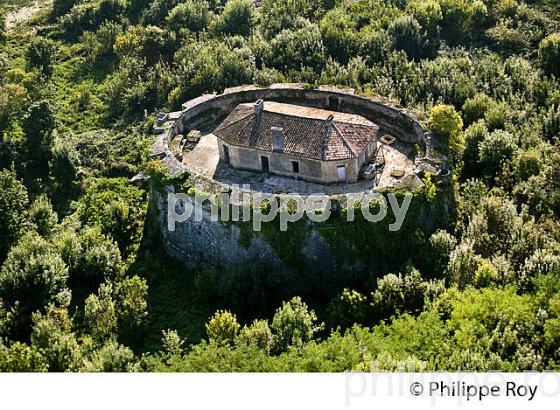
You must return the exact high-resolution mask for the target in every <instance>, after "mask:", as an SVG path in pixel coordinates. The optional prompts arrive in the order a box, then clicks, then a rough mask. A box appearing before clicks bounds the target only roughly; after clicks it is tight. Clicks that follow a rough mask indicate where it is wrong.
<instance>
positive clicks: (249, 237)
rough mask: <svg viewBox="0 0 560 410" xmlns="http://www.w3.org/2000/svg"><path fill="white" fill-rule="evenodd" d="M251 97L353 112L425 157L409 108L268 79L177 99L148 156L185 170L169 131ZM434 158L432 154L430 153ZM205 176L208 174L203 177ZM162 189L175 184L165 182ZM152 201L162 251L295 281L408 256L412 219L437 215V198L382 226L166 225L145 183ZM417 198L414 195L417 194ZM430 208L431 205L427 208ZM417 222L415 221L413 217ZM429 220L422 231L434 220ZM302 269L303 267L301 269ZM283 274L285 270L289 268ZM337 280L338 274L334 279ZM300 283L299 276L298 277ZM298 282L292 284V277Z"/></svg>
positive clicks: (215, 117) (218, 116)
mask: <svg viewBox="0 0 560 410" xmlns="http://www.w3.org/2000/svg"><path fill="white" fill-rule="evenodd" d="M258 99H263V100H265V101H275V102H282V103H291V104H297V105H303V106H309V107H315V108H322V109H326V110H331V111H338V112H343V113H349V114H358V115H361V116H362V117H365V118H366V119H368V120H370V121H372V122H374V123H375V124H377V125H379V126H380V128H381V129H382V130H383V131H385V132H387V133H389V134H391V135H393V136H394V137H396V138H397V139H398V140H400V141H402V142H405V143H408V144H418V146H419V147H420V148H421V149H422V150H423V151H424V152H425V157H424V159H423V161H431V158H432V153H434V154H436V155H437V150H433V149H432V148H431V144H432V138H431V134H430V133H429V132H427V131H425V129H424V128H423V126H422V124H421V122H420V121H419V120H418V118H417V116H416V115H414V114H413V113H411V112H410V111H408V110H406V109H404V108H401V107H398V106H396V105H393V104H390V103H388V102H383V101H380V100H374V99H371V98H367V97H363V96H358V95H355V94H354V90H351V89H337V88H325V87H323V88H319V89H310V88H308V87H306V86H304V85H301V84H275V85H271V86H270V87H266V88H258V87H254V86H243V87H237V88H232V89H228V90H226V91H225V92H224V93H223V94H219V95H214V94H212V95H203V96H201V97H198V98H195V99H193V100H190V101H188V102H186V103H185V104H183V107H182V110H181V111H177V112H172V113H160V114H158V118H157V122H156V126H155V129H154V131H155V133H156V134H157V139H156V141H155V143H154V145H153V149H152V156H154V157H158V158H160V159H161V160H162V162H163V164H165V166H166V168H167V170H168V171H169V174H170V175H171V176H180V175H182V174H185V175H189V176H190V175H192V172H191V171H190V170H189V169H188V168H187V166H186V165H185V164H184V163H183V162H182V161H181V160H179V159H178V158H176V157H175V155H173V153H172V152H171V149H170V142H171V141H172V140H173V138H174V137H175V136H176V135H177V134H186V133H187V132H188V131H189V130H191V129H201V128H205V127H206V126H208V125H212V124H217V123H219V121H221V120H222V119H223V118H225V117H226V116H227V115H228V114H229V113H230V112H231V111H232V110H233V109H234V108H235V107H236V106H237V105H238V104H241V103H250V102H254V101H256V100H258ZM434 162H435V161H434ZM205 178H206V179H207V180H211V182H215V181H214V179H212V178H208V177H205ZM166 189H167V191H168V192H169V193H171V192H174V191H175V188H174V187H173V186H169V187H167V188H166ZM151 192H152V200H153V201H152V203H151V206H154V207H155V215H157V223H158V224H159V229H160V232H161V236H162V240H163V242H164V247H165V249H166V250H167V252H168V253H169V254H170V255H172V256H175V257H177V258H179V259H180V260H182V261H183V262H185V264H187V265H188V266H204V267H205V268H212V267H215V268H217V269H219V270H220V271H221V272H226V271H227V269H224V268H227V267H231V266H243V267H246V266H248V264H256V265H258V266H259V267H268V268H267V269H269V270H270V271H271V272H279V271H288V272H299V273H300V274H301V275H300V274H297V275H292V274H288V276H289V277H296V278H300V279H301V280H302V281H303V282H305V281H309V280H310V279H309V278H310V277H311V276H313V275H315V276H313V277H316V278H317V281H319V282H320V283H323V282H325V283H326V282H329V283H331V281H332V283H335V282H337V281H340V283H346V280H347V278H346V276H347V274H348V272H354V274H353V275H354V276H356V277H361V276H360V275H361V274H360V273H358V272H362V273H363V272H365V274H367V272H369V271H370V270H371V269H374V268H375V269H379V270H380V271H382V270H384V269H388V268H389V267H391V266H392V264H393V262H395V261H397V260H406V259H407V258H412V257H413V256H414V255H415V254H416V253H417V249H416V245H415V240H413V238H415V237H416V234H415V232H416V229H417V228H418V227H419V223H418V221H419V220H421V219H426V218H423V217H422V214H429V215H438V216H441V215H445V214H446V212H447V211H446V209H445V206H444V208H442V209H435V208H434V206H433V205H430V207H429V209H426V210H424V207H423V206H422V204H420V205H416V206H415V210H414V211H413V212H412V211H411V213H410V216H409V217H407V218H409V219H407V220H406V221H409V222H407V224H405V226H404V228H403V229H401V230H399V231H398V232H388V231H387V228H386V226H382V225H380V224H364V223H362V224H356V223H347V222H343V221H342V217H340V219H341V222H336V221H335V222H332V223H330V224H311V223H300V224H298V225H297V226H294V227H291V228H290V229H289V230H288V231H287V232H280V231H279V230H278V229H276V228H274V227H273V226H269V227H268V228H267V229H265V230H264V231H262V232H253V231H251V230H250V229H248V228H247V224H243V223H222V222H220V221H215V220H212V219H211V217H210V216H209V215H206V214H205V215H204V217H203V218H202V220H199V221H197V220H195V219H194V218H190V219H188V220H187V221H185V222H184V223H181V224H178V225H177V227H176V229H175V230H173V231H171V230H169V229H168V206H169V204H168V196H167V192H166V193H162V192H160V191H158V190H156V189H152V190H151ZM420 202H421V201H420ZM431 208H434V209H431ZM428 219H429V218H428ZM420 225H421V224H420ZM427 225H430V226H429V227H428V228H426V229H425V230H426V231H430V230H432V229H433V227H434V226H436V225H438V224H437V223H431V222H430V223H428V224H427ZM303 273H305V274H303ZM290 275H291V276H290ZM337 283H338V282H337ZM300 285H301V286H303V285H302V284H300ZM298 286H299V285H298Z"/></svg>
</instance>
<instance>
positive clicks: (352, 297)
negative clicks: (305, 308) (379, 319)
mask: <svg viewBox="0 0 560 410" xmlns="http://www.w3.org/2000/svg"><path fill="white" fill-rule="evenodd" d="M327 314H328V321H327V324H328V325H329V328H330V329H336V328H338V327H339V328H340V329H342V330H345V329H347V328H349V327H352V326H353V325H354V324H355V323H358V324H363V323H364V322H365V320H366V317H367V314H368V302H367V297H365V296H364V295H362V294H361V293H360V292H358V291H356V290H350V289H344V290H343V291H342V293H341V294H340V295H338V296H337V297H335V298H334V299H333V300H332V301H331V302H330V304H329V307H328V311H327Z"/></svg>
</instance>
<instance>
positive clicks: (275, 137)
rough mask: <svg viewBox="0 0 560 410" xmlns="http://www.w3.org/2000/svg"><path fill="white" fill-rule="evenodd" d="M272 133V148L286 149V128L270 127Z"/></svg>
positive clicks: (275, 149) (277, 149)
mask: <svg viewBox="0 0 560 410" xmlns="http://www.w3.org/2000/svg"><path fill="white" fill-rule="evenodd" d="M270 132H271V133H272V149H273V150H274V151H284V128H282V127H270Z"/></svg>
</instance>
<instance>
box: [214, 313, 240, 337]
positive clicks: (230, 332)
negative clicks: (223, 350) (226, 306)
mask: <svg viewBox="0 0 560 410" xmlns="http://www.w3.org/2000/svg"><path fill="white" fill-rule="evenodd" d="M239 328H240V325H239V323H238V322H237V318H236V317H235V315H234V314H232V313H231V312H229V311H227V310H218V311H217V312H216V313H215V314H214V316H212V317H211V318H210V320H209V321H208V323H206V334H207V335H208V340H210V341H211V342H216V343H217V344H219V345H232V344H233V342H234V340H235V337H236V336H237V333H238V332H239Z"/></svg>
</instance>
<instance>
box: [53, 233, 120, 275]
mask: <svg viewBox="0 0 560 410" xmlns="http://www.w3.org/2000/svg"><path fill="white" fill-rule="evenodd" d="M56 245H57V247H58V249H59V251H60V255H61V257H62V259H63V260H64V262H65V263H66V264H67V266H68V268H69V273H70V278H71V279H72V280H75V281H77V282H80V283H82V284H84V283H88V284H94V285H95V286H97V285H98V284H99V283H101V282H103V280H114V279H117V278H119V277H120V275H121V273H122V270H123V262H122V258H121V253H120V250H119V248H118V246H117V245H116V243H115V242H114V241H112V240H111V239H110V238H108V237H107V236H105V235H103V234H102V233H101V231H100V230H99V228H97V227H95V228H84V229H82V230H81V231H80V232H79V234H78V235H77V234H76V233H75V232H73V231H72V230H67V231H65V232H64V233H63V234H62V235H61V236H60V238H59V239H58V241H57V243H56Z"/></svg>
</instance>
